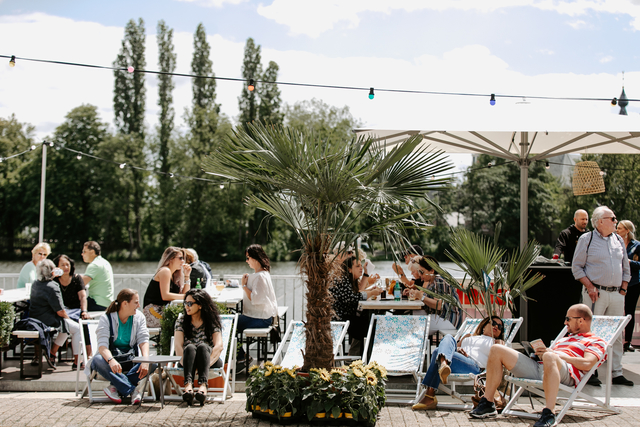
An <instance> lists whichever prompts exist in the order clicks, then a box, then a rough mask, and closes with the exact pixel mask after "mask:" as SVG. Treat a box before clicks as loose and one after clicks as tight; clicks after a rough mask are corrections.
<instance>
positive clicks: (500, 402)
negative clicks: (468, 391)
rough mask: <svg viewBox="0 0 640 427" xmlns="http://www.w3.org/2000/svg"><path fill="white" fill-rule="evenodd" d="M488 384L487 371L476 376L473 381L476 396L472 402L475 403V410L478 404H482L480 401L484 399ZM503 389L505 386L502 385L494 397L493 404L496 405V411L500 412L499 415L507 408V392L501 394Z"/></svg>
mask: <svg viewBox="0 0 640 427" xmlns="http://www.w3.org/2000/svg"><path fill="white" fill-rule="evenodd" d="M503 382H504V379H503ZM486 384H487V372H486V371H484V372H482V373H480V374H478V375H476V376H475V378H474V379H473V391H474V392H475V395H474V396H473V397H472V398H471V401H472V402H473V407H474V408H476V407H477V406H478V404H479V403H480V399H482V398H483V397H484V394H485V386H486ZM505 385H506V384H505ZM501 388H503V384H500V386H499V387H498V390H496V392H495V394H494V396H493V403H494V404H495V406H496V411H498V413H501V412H502V410H503V409H504V407H505V406H507V399H506V391H505V392H503V394H500V389H501Z"/></svg>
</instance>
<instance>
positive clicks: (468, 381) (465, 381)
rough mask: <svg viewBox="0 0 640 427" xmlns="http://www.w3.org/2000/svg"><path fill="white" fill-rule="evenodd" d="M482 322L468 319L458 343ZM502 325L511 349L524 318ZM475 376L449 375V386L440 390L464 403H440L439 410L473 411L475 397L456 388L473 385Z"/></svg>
mask: <svg viewBox="0 0 640 427" xmlns="http://www.w3.org/2000/svg"><path fill="white" fill-rule="evenodd" d="M480 322H482V319H466V320H465V321H464V323H463V324H462V326H460V330H459V331H458V333H457V334H456V336H455V339H456V341H458V340H459V339H460V338H462V337H463V336H465V335H467V334H470V333H473V332H474V331H475V330H476V328H477V327H478V325H479V324H480ZM502 324H503V325H504V338H505V339H504V343H505V345H506V346H508V347H511V345H512V343H513V339H514V338H515V336H516V334H517V333H518V330H519V329H520V325H522V317H519V318H517V319H502ZM474 377H475V375H474V374H454V373H451V374H449V377H448V378H447V384H442V383H440V386H439V387H438V390H440V391H442V392H443V393H446V394H448V395H449V396H451V397H454V398H456V399H458V400H460V401H461V402H462V403H440V402H438V408H446V409H459V410H469V409H473V404H472V402H471V397H472V396H473V395H463V394H460V393H458V392H457V391H456V386H458V385H469V386H470V385H473V379H474ZM425 391H426V390H423V392H422V393H421V394H420V396H419V398H418V399H416V403H417V402H418V401H419V400H420V399H422V396H423V393H424V392H425Z"/></svg>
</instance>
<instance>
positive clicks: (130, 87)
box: [113, 18, 146, 258]
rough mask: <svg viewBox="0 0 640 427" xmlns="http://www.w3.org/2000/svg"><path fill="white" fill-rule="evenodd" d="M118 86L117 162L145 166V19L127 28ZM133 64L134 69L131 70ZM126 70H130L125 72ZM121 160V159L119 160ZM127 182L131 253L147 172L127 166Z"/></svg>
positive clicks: (138, 235)
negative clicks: (118, 144)
mask: <svg viewBox="0 0 640 427" xmlns="http://www.w3.org/2000/svg"><path fill="white" fill-rule="evenodd" d="M113 65H114V66H115V67H117V68H118V69H117V70H115V71H114V76H115V87H114V93H113V110H114V114H115V125H116V129H117V131H118V133H119V134H120V136H122V137H124V138H122V139H121V141H122V142H123V143H122V144H121V146H120V147H119V150H118V152H117V153H114V155H116V159H117V160H116V161H119V162H120V161H121V162H122V163H125V164H128V165H135V166H137V167H145V153H144V152H145V142H146V141H145V136H146V135H145V128H144V115H145V97H146V89H145V77H144V73H141V72H139V71H140V70H144V69H145V67H146V61H145V29H144V21H143V20H142V18H140V19H138V23H137V24H136V22H135V21H134V20H133V19H132V20H130V21H129V22H128V23H127V25H126V26H125V29H124V39H123V40H122V47H121V49H120V53H119V54H118V56H117V58H116V60H115V62H114V64H113ZM129 67H133V70H132V71H133V72H129V71H128V69H130V68H129ZM125 70H127V71H125ZM120 159H121V160H120ZM124 169H125V170H124V171H123V172H124V173H126V174H127V176H128V178H130V179H129V180H128V182H126V183H125V185H124V188H123V191H125V196H126V201H127V202H126V204H125V205H124V206H122V210H121V212H117V213H116V212H114V214H124V215H126V216H127V218H126V224H127V234H128V236H129V243H130V244H129V254H130V255H129V256H130V258H131V257H132V256H133V252H134V251H138V253H139V252H140V249H141V245H142V220H143V218H142V211H143V205H144V196H145V192H146V188H145V187H146V184H145V179H146V177H145V175H146V174H144V173H143V171H142V170H139V169H135V168H131V167H129V168H126V166H125V168H124Z"/></svg>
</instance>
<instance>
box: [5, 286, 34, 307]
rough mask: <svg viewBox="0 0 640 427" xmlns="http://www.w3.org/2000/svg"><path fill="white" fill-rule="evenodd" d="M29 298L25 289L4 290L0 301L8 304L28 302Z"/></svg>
mask: <svg viewBox="0 0 640 427" xmlns="http://www.w3.org/2000/svg"><path fill="white" fill-rule="evenodd" d="M30 298H31V296H30V295H29V294H28V293H27V288H19V289H5V290H4V291H2V295H0V301H2V302H10V303H16V302H22V301H28V300H29V299H30Z"/></svg>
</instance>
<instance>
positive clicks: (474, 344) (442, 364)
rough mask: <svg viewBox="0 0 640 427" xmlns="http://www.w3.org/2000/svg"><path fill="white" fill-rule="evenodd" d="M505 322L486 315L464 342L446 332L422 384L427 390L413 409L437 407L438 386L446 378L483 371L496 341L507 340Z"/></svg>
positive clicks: (466, 336)
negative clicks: (452, 375)
mask: <svg viewBox="0 0 640 427" xmlns="http://www.w3.org/2000/svg"><path fill="white" fill-rule="evenodd" d="M503 340H504V324H503V323H502V319H501V318H499V317H498V316H491V317H485V318H484V319H482V322H480V324H479V325H478V327H477V328H476V330H475V332H474V333H473V334H467V335H465V336H464V337H462V339H461V340H460V342H456V340H455V339H454V338H453V336H452V335H445V337H444V338H443V339H442V341H440V345H439V346H438V348H436V349H435V350H434V352H433V354H432V355H431V363H430V364H429V369H427V374H426V375H425V377H424V379H423V380H422V385H424V386H425V387H428V388H427V393H426V394H425V396H424V397H423V398H422V400H421V401H420V402H418V403H416V404H415V405H413V410H429V409H436V406H437V405H438V400H437V399H436V396H435V395H436V390H437V389H438V386H439V385H440V382H441V381H442V383H443V384H446V383H447V378H448V377H449V374H451V373H452V372H453V373H454V374H479V373H480V372H482V371H483V370H484V369H485V368H486V366H487V360H488V358H489V350H490V349H491V346H492V345H493V344H504V341H503Z"/></svg>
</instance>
